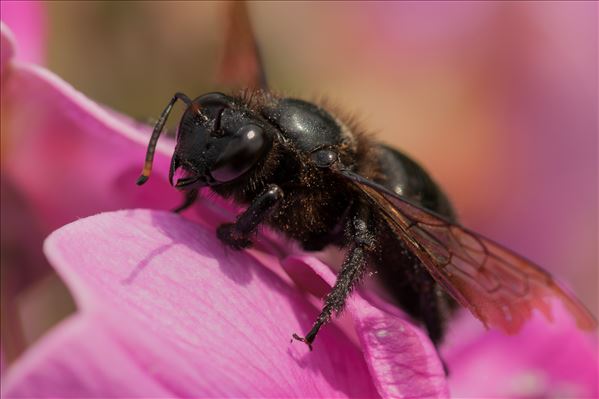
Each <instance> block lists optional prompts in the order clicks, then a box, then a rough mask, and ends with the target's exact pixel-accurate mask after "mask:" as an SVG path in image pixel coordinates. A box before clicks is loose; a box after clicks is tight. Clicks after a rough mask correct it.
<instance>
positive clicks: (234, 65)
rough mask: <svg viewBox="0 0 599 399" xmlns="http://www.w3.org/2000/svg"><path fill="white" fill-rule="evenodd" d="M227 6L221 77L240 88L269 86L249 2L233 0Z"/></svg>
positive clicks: (220, 69)
mask: <svg viewBox="0 0 599 399" xmlns="http://www.w3.org/2000/svg"><path fill="white" fill-rule="evenodd" d="M225 9H226V13H227V15H226V21H225V23H226V28H225V45H224V50H223V53H222V55H221V60H220V68H219V80H220V81H221V82H223V83H226V84H227V85H232V86H236V87H238V88H250V89H266V88H267V85H266V76H265V74H264V67H263V65H262V58H261V57H260V49H259V48H258V43H257V42H256V37H255V36H254V32H253V31H252V23H251V21H250V17H249V14H248V10H247V6H246V2H245V1H229V2H226V3H225Z"/></svg>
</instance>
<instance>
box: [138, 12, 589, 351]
mask: <svg viewBox="0 0 599 399" xmlns="http://www.w3.org/2000/svg"><path fill="white" fill-rule="evenodd" d="M231 4H232V7H231V10H232V12H231V18H230V20H229V28H228V30H227V40H226V49H225V56H224V62H223V67H222V69H221V70H222V71H223V73H224V75H225V77H226V78H227V79H228V80H229V81H235V80H237V81H242V82H244V83H245V84H246V85H247V86H248V87H250V90H246V91H244V92H242V94H240V95H226V94H222V93H208V94H204V95H202V96H199V97H197V98H195V99H194V100H191V99H190V98H189V97H187V96H186V95H184V94H181V93H177V94H175V95H174V97H173V98H172V99H171V101H170V102H169V103H168V105H167V107H166V109H165V110H164V111H163V112H162V115H161V116H160V119H159V120H158V122H157V123H156V126H155V127H154V131H153V133H152V137H151V139H150V143H149V146H148V151H147V156H146V162H145V166H144V169H143V172H142V175H141V176H140V178H139V180H138V181H137V184H143V183H144V182H145V181H146V180H147V179H148V177H149V175H150V172H151V168H152V160H153V155H154V149H155V146H156V142H157V140H158V137H159V135H160V133H161V131H162V129H163V126H164V124H165V122H166V119H167V117H168V115H169V113H170V112H171V109H172V107H173V105H174V103H175V102H176V101H177V100H181V101H183V102H184V103H185V105H186V107H187V108H186V110H185V112H184V114H183V117H182V118H181V121H180V123H179V129H178V135H177V145H176V148H175V151H174V154H173V157H172V161H171V167H170V174H169V177H170V182H171V185H174V187H176V188H177V189H179V190H183V191H185V192H186V201H185V202H184V203H183V204H182V205H181V206H180V207H179V208H177V211H181V210H183V209H185V208H187V207H188V206H190V205H191V204H192V203H193V202H194V201H195V199H196V197H197V193H198V189H199V188H201V187H204V186H209V187H210V188H211V189H212V190H213V191H214V192H215V193H217V194H218V195H221V196H223V197H226V198H233V199H234V200H235V201H236V202H238V203H240V204H246V205H247V209H246V210H245V211H244V212H243V213H242V214H241V215H239V216H238V218H237V220H236V221H235V222H234V223H226V224H223V225H221V226H220V227H218V230H217V235H218V237H219V238H220V240H222V242H223V243H225V244H226V245H228V246H230V247H232V248H234V249H242V248H247V247H248V246H250V245H251V236H252V233H254V232H255V231H256V228H257V227H258V226H259V225H260V224H266V225H268V226H270V227H272V228H273V229H275V230H278V231H280V232H282V233H283V234H285V235H286V236H288V237H290V238H292V239H294V240H297V241H298V242H299V243H300V244H301V245H302V246H303V248H305V249H306V250H320V249H322V248H323V247H325V246H327V245H337V246H340V247H343V248H345V249H346V255H345V259H344V261H343V264H342V265H341V269H340V271H339V273H338V275H337V281H336V283H335V285H334V287H333V288H332V290H331V292H330V293H329V294H328V295H327V296H326V299H325V301H324V306H323V308H322V311H321V313H320V315H319V316H318V317H317V318H316V322H315V323H314V326H313V327H312V329H311V330H310V331H308V333H307V334H306V335H305V336H303V337H300V336H298V335H296V334H294V335H293V337H294V338H295V339H297V340H300V341H303V342H305V343H306V344H308V345H309V346H310V348H311V344H312V342H313V341H314V339H315V338H316V335H317V333H318V331H319V329H320V328H321V327H322V326H323V324H325V323H326V322H328V321H329V320H330V318H331V316H332V315H333V313H338V312H340V311H341V310H342V309H343V307H344V304H345V301H346V299H347V297H348V295H349V294H350V292H351V291H352V289H353V288H354V287H355V286H356V284H357V283H358V282H359V280H360V278H361V277H362V276H363V275H364V273H365V272H366V271H367V269H368V268H371V269H372V270H374V271H375V272H376V275H377V276H379V277H380V280H381V282H382V284H383V285H384V286H385V287H386V288H387V289H388V292H389V293H390V295H391V296H392V297H393V299H395V300H396V302H397V303H398V305H399V306H401V307H402V308H403V309H404V310H405V311H407V312H408V313H409V314H410V315H411V316H412V317H413V318H414V319H415V320H417V321H420V322H422V323H423V324H424V326H425V327H426V329H427V331H428V334H429V336H430V338H431V340H432V341H433V342H434V343H435V344H439V342H440V341H441V339H442V337H443V333H444V330H445V321H446V320H447V318H448V316H449V314H450V313H451V311H452V310H453V309H455V308H456V304H460V305H462V306H464V307H466V308H468V309H469V310H470V311H471V312H472V313H473V314H474V316H476V317H477V318H479V319H480V320H481V321H482V322H483V323H484V324H485V325H486V326H493V327H499V328H501V329H503V330H504V331H506V332H508V333H515V332H516V331H518V330H519V329H520V327H521V326H522V325H523V323H524V322H525V321H526V320H527V319H528V318H529V317H530V316H531V314H532V310H533V309H538V310H540V311H542V312H543V313H544V314H545V315H546V316H547V317H549V316H550V315H549V313H550V309H549V306H550V305H549V303H548V302H547V299H548V298H549V297H556V298H558V299H560V300H561V301H562V302H563V303H564V305H565V306H566V308H567V309H568V310H569V311H570V312H571V313H572V314H573V316H574V317H575V318H576V320H577V322H578V325H579V326H580V327H581V328H585V329H590V328H593V327H594V326H595V325H596V322H595V320H594V318H593V316H592V315H591V314H590V313H589V312H588V311H587V310H586V309H585V308H584V306H583V305H582V304H581V303H580V302H579V301H578V300H577V299H576V298H574V297H573V296H571V295H570V294H568V293H567V292H566V291H564V290H563V289H562V288H561V287H560V286H559V285H558V284H557V283H556V282H555V281H554V280H553V279H552V277H551V276H550V275H549V274H548V273H547V272H545V271H544V270H542V269H541V268H539V267H538V266H535V265H534V264H533V263H532V262H530V261H528V260H526V259H524V258H522V257H520V256H519V255H516V254H514V253H513V252H511V251H509V250H508V249H506V248H504V247H502V246H501V245H499V244H497V243H495V242H494V241H491V240H489V239H487V238H485V237H483V236H481V235H479V234H477V233H474V232H472V231H470V230H468V229H466V228H464V227H462V226H460V225H459V224H458V222H457V220H456V216H455V213H454V211H453V209H452V206H451V204H450V202H449V201H448V199H447V197H446V196H445V194H444V193H443V192H442V190H441V189H440V188H439V186H437V184H435V182H434V181H433V180H432V179H431V177H430V176H429V175H428V174H427V173H426V172H425V171H424V169H422V167H420V166H419V165H418V164H417V163H416V162H414V161H413V160H411V159H410V158H408V157H407V156H406V155H404V154H403V153H401V152H399V151H397V150H395V149H393V148H390V147H388V146H385V145H383V144H380V143H377V142H376V141H374V140H373V139H372V138H371V137H370V136H369V135H368V134H367V133H365V132H364V131H363V130H362V129H360V128H359V127H358V126H357V125H356V124H355V123H353V122H352V120H351V119H348V118H345V117H343V114H342V113H338V112H335V111H334V110H333V109H332V108H330V107H327V106H325V105H318V104H314V103H310V102H306V101H303V100H299V99H295V98H287V97H282V96H277V95H274V94H272V93H271V92H270V91H268V89H267V88H266V84H265V78H264V73H263V68H262V64H261V61H260V57H259V54H258V48H257V46H256V43H255V41H254V37H253V35H252V32H251V27H250V24H249V19H248V16H247V11H246V9H245V7H244V5H243V4H242V3H239V2H235V3H231ZM178 170H181V171H183V172H184V173H185V175H184V177H181V178H179V179H177V181H176V182H175V181H173V178H174V176H175V172H176V171H178Z"/></svg>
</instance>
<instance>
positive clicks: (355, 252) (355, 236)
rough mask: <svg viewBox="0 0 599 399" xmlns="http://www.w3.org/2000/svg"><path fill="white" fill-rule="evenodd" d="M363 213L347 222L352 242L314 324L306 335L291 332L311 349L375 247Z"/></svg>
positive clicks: (349, 290) (364, 266) (339, 311)
mask: <svg viewBox="0 0 599 399" xmlns="http://www.w3.org/2000/svg"><path fill="white" fill-rule="evenodd" d="M366 212H367V211H366V210H365V211H364V212H361V213H360V214H358V215H357V216H355V217H354V218H352V219H351V220H350V223H348V227H347V228H346V233H347V235H348V236H349V238H350V240H351V244H350V246H349V249H348V251H347V255H346V256H345V259H344V260H343V265H342V266H341V270H340V271H339V274H338V275H337V280H336V281H335V285H334V286H333V288H332V289H331V292H329V294H328V295H327V296H326V299H325V304H324V307H323V308H322V311H321V312H320V315H319V316H318V318H317V319H316V322H315V323H314V326H313V327H312V329H311V330H310V331H309V332H308V333H307V334H306V336H305V337H300V336H299V335H297V334H293V338H294V339H296V340H298V341H302V342H304V343H306V344H307V345H308V347H309V348H310V350H312V342H314V339H315V338H316V335H317V334H318V330H320V327H322V326H323V325H324V324H326V323H328V322H329V321H330V319H331V316H332V314H333V312H335V313H336V314H339V313H341V311H342V310H343V308H344V306H345V301H346V300H347V297H348V296H349V295H350V293H351V291H352V289H353V288H354V287H355V286H356V283H357V282H358V281H359V280H360V278H361V277H362V275H363V274H364V271H365V270H366V264H367V261H368V258H369V255H370V254H372V253H373V252H374V250H375V245H376V241H375V238H374V237H375V235H374V234H373V233H372V230H373V229H372V227H371V226H369V225H368V220H369V219H370V218H368V217H364V215H366Z"/></svg>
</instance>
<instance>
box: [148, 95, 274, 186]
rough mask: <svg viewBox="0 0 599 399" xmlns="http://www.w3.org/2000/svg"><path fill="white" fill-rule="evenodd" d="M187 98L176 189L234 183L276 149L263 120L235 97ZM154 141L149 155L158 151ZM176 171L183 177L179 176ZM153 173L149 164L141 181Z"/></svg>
mask: <svg viewBox="0 0 599 399" xmlns="http://www.w3.org/2000/svg"><path fill="white" fill-rule="evenodd" d="M185 102H186V103H187V109H186V110H185V112H184V113H183V116H182V118H181V122H180V123H179V129H178V132H177V144H176V146H175V151H174V153H173V157H172V159H171V166H170V171H169V181H170V183H171V185H173V186H175V187H176V188H178V189H181V190H191V189H194V188H198V187H202V186H207V185H210V186H214V185H219V184H222V183H228V182H231V181H233V180H235V179H237V178H239V177H241V176H242V175H244V174H245V173H246V172H248V171H249V170H250V169H251V168H252V167H253V166H254V165H255V164H256V163H257V162H258V160H260V158H261V156H262V155H263V154H264V153H265V152H266V150H268V149H269V148H270V146H271V144H272V139H271V138H270V136H269V135H268V134H267V133H266V129H265V127H264V126H263V122H261V120H260V119H259V118H258V117H256V116H255V115H254V114H253V112H251V111H250V110H249V109H247V108H245V107H244V106H243V105H240V104H238V103H236V102H235V101H234V99H233V98H232V97H229V96H226V95H224V94H221V93H208V94H205V95H203V96H200V97H198V98H196V99H194V100H193V101H185ZM169 112H170V110H169ZM163 124H164V123H163ZM159 130H161V128H160V129H159ZM156 131H157V129H155V132H156ZM158 134H159V133H157V134H156V140H157V135H158ZM154 145H155V144H154ZM151 146H152V141H150V146H149V147H148V154H150V153H152V154H153V148H151ZM146 163H147V159H146ZM150 170H151V164H150ZM175 175H178V176H180V177H178V178H177V179H176V181H174V180H175ZM148 176H149V172H146V169H144V172H143V173H142V177H140V179H139V180H138V184H142V183H144V182H145V181H146V180H147V177H148Z"/></svg>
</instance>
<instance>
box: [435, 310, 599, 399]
mask: <svg viewBox="0 0 599 399" xmlns="http://www.w3.org/2000/svg"><path fill="white" fill-rule="evenodd" d="M553 309H554V322H553V323H551V322H548V321H547V320H545V319H544V318H543V317H542V316H541V315H539V314H536V315H535V316H534V317H533V319H532V320H531V321H529V322H528V323H527V324H526V325H525V327H524V328H523V329H522V331H520V333H519V334H518V335H514V336H508V335H504V334H502V333H501V332H499V331H492V330H491V331H485V330H484V328H483V327H482V326H481V325H480V323H479V322H478V321H477V320H475V319H473V318H472V317H471V316H470V315H467V314H462V315H461V317H460V318H458V320H456V321H454V322H453V323H452V325H451V330H450V333H449V335H448V337H447V343H446V345H445V347H444V349H445V350H444V356H445V359H446V360H447V361H448V364H449V369H450V370H451V374H450V388H451V392H452V394H453V395H454V396H456V397H491V396H493V397H502V398H524V397H526V398H529V397H530V398H563V397H570V398H574V397H576V398H583V397H584V398H596V397H598V396H599V388H598V386H599V380H598V378H599V377H598V376H599V369H598V367H599V366H598V364H599V363H598V360H599V359H598V355H597V353H598V351H597V340H596V337H595V336H593V334H589V333H585V332H582V331H580V330H578V329H577V328H576V325H575V323H574V321H573V320H572V319H571V317H570V316H569V314H568V313H567V312H566V311H565V310H564V309H563V307H562V306H561V305H560V304H559V303H555V304H554V305H553Z"/></svg>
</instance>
